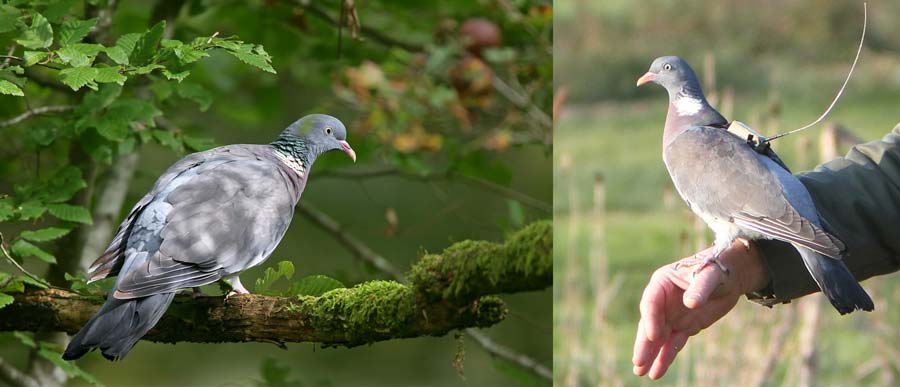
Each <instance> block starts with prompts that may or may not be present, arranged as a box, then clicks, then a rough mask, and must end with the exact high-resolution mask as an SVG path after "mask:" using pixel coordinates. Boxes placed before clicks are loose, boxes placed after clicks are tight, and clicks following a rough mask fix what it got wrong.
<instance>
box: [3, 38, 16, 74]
mask: <svg viewBox="0 0 900 387" xmlns="http://www.w3.org/2000/svg"><path fill="white" fill-rule="evenodd" d="M14 52H16V45H15V44H13V45H12V46H9V50H8V51H7V52H6V60H4V61H3V64H0V69H5V68H6V67H7V66H9V61H10V60H12V58H11V57H10V56H11V55H12V54H13V53H14Z"/></svg>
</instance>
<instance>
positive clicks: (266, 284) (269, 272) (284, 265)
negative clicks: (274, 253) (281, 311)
mask: <svg viewBox="0 0 900 387" xmlns="http://www.w3.org/2000/svg"><path fill="white" fill-rule="evenodd" d="M293 275H294V264H293V263H291V262H290V261H281V262H278V268H277V269H273V268H271V267H268V268H266V271H265V272H263V276H262V277H260V278H257V279H256V286H254V289H255V290H256V292H255V293H259V294H266V295H278V292H275V291H272V290H270V288H271V287H272V284H273V283H275V281H278V279H280V278H285V279H291V277H292V276H293Z"/></svg>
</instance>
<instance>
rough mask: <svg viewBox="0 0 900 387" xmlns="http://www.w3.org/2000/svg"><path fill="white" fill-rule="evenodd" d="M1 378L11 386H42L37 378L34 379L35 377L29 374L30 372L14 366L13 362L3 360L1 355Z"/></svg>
mask: <svg viewBox="0 0 900 387" xmlns="http://www.w3.org/2000/svg"><path fill="white" fill-rule="evenodd" d="M0 380H2V381H4V382H6V383H8V384H9V385H11V386H22V387H41V385H40V384H39V383H38V382H37V380H34V378H32V377H30V376H28V374H26V373H24V372H22V371H19V370H18V369H16V367H13V365H12V364H9V363H7V362H6V361H5V360H3V358H2V357H0Z"/></svg>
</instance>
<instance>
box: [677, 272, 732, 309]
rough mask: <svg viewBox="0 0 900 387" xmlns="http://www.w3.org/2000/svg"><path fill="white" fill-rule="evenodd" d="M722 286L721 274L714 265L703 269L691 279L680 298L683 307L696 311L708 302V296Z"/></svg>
mask: <svg viewBox="0 0 900 387" xmlns="http://www.w3.org/2000/svg"><path fill="white" fill-rule="evenodd" d="M721 284H722V272H721V271H719V269H718V268H716V267H715V266H714V265H710V266H709V267H705V268H703V270H701V271H700V272H699V273H697V275H696V276H694V277H693V279H691V283H690V285H689V286H688V288H687V290H685V292H684V296H682V302H683V303H684V306H686V307H688V308H689V309H697V308H699V307H701V306H703V304H705V303H706V301H707V300H709V297H710V295H712V293H713V292H714V291H715V290H716V288H718V287H719V285H721Z"/></svg>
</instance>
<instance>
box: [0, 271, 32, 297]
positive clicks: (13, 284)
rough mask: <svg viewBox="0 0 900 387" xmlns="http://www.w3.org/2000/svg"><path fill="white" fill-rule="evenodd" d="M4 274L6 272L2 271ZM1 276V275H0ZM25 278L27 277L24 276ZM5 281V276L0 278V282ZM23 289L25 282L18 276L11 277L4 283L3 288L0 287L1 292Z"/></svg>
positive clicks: (17, 291)
mask: <svg viewBox="0 0 900 387" xmlns="http://www.w3.org/2000/svg"><path fill="white" fill-rule="evenodd" d="M3 274H6V273H3ZM0 277H3V276H0ZM6 277H9V274H6ZM26 278H27V277H26ZM4 281H6V279H5V278H0V283H2V282H4ZM24 291H25V283H24V282H22V280H20V279H19V278H13V279H12V280H10V281H9V282H7V283H6V286H4V287H3V289H0V292H3V293H22V292H24Z"/></svg>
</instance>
